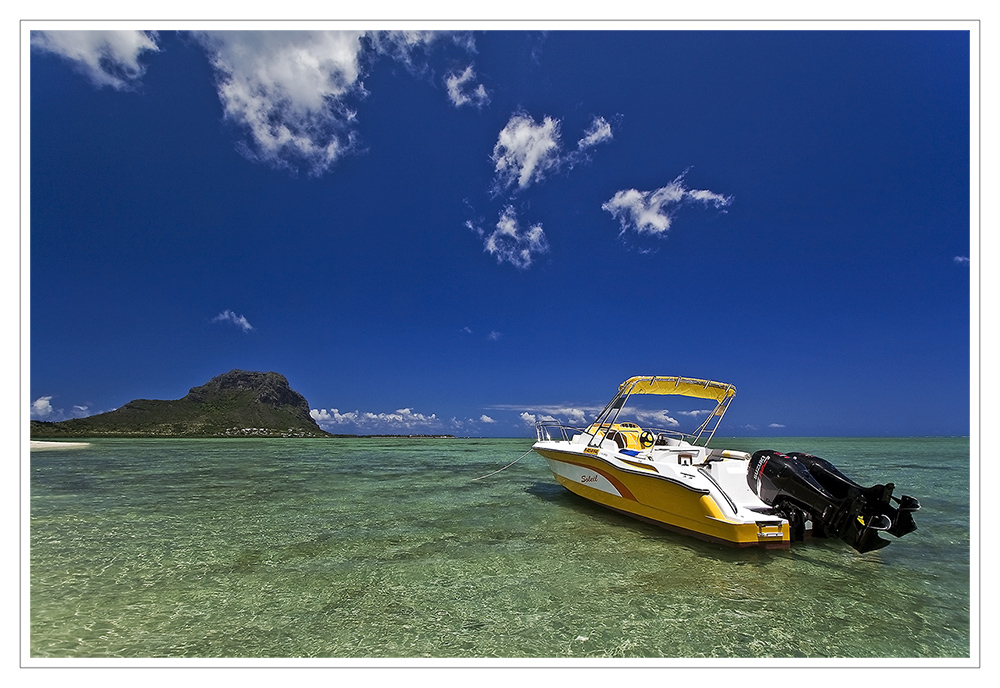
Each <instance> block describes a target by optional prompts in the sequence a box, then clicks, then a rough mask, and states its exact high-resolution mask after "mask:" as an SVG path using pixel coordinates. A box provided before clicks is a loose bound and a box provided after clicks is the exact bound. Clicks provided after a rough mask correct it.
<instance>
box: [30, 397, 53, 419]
mask: <svg viewBox="0 0 1000 688" xmlns="http://www.w3.org/2000/svg"><path fill="white" fill-rule="evenodd" d="M54 412H55V409H53V408H52V397H51V396H48V397H38V398H37V399H35V400H34V401H33V402H31V417H32V418H34V419H35V420H45V419H46V418H49V417H51V416H52V415H53V413H54Z"/></svg>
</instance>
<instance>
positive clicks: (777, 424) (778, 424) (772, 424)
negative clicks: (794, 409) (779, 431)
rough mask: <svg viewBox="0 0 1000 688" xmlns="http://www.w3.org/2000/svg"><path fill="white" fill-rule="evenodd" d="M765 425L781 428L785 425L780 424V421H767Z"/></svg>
mask: <svg viewBox="0 0 1000 688" xmlns="http://www.w3.org/2000/svg"><path fill="white" fill-rule="evenodd" d="M767 427H769V428H783V427H785V426H784V425H782V424H781V423H768V424H767Z"/></svg>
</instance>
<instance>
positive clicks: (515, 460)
mask: <svg viewBox="0 0 1000 688" xmlns="http://www.w3.org/2000/svg"><path fill="white" fill-rule="evenodd" d="M530 453H531V449H529V450H528V451H526V452H524V453H523V454H521V455H520V456H519V457H517V458H516V459H514V460H513V461H511V462H510V463H509V464H507V465H506V466H504V467H503V468H500V469H497V470H495V471H493V472H492V473H487V474H486V475H481V476H479V477H478V478H473V479H472V482H476V481H477V480H482V479H483V478H489V477H490V476H491V475H496V474H497V473H499V472H500V471H506V470H507V469H508V468H510V467H511V466H513V465H514V464H515V463H517V462H518V461H520V460H521V459H523V458H524V457H525V456H527V455H528V454H530Z"/></svg>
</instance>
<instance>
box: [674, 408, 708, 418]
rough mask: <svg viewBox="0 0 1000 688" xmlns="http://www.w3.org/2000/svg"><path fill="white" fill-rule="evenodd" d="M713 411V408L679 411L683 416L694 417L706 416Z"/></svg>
mask: <svg viewBox="0 0 1000 688" xmlns="http://www.w3.org/2000/svg"><path fill="white" fill-rule="evenodd" d="M711 412H712V409H698V410H697V411H678V412H677V413H679V414H680V415H682V416H691V417H692V418H697V417H698V416H706V415H708V414H709V413H711Z"/></svg>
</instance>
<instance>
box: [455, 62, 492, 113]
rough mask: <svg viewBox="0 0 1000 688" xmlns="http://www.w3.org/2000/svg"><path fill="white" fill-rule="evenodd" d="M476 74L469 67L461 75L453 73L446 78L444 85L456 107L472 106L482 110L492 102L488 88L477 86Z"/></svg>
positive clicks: (470, 66)
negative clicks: (487, 91)
mask: <svg viewBox="0 0 1000 688" xmlns="http://www.w3.org/2000/svg"><path fill="white" fill-rule="evenodd" d="M475 79H476V72H475V70H474V69H473V68H472V65H469V66H468V67H466V68H465V70H464V71H463V72H462V73H461V74H459V73H457V72H452V73H450V74H448V75H447V76H445V78H444V84H445V87H446V88H447V89H448V98H449V99H450V100H451V104H452V105H454V106H455V107H462V106H463V105H471V106H472V107H476V108H481V107H483V106H484V105H486V104H487V103H489V102H490V97H489V95H487V93H486V87H485V86H483V85H482V84H475V83H474V82H475Z"/></svg>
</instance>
